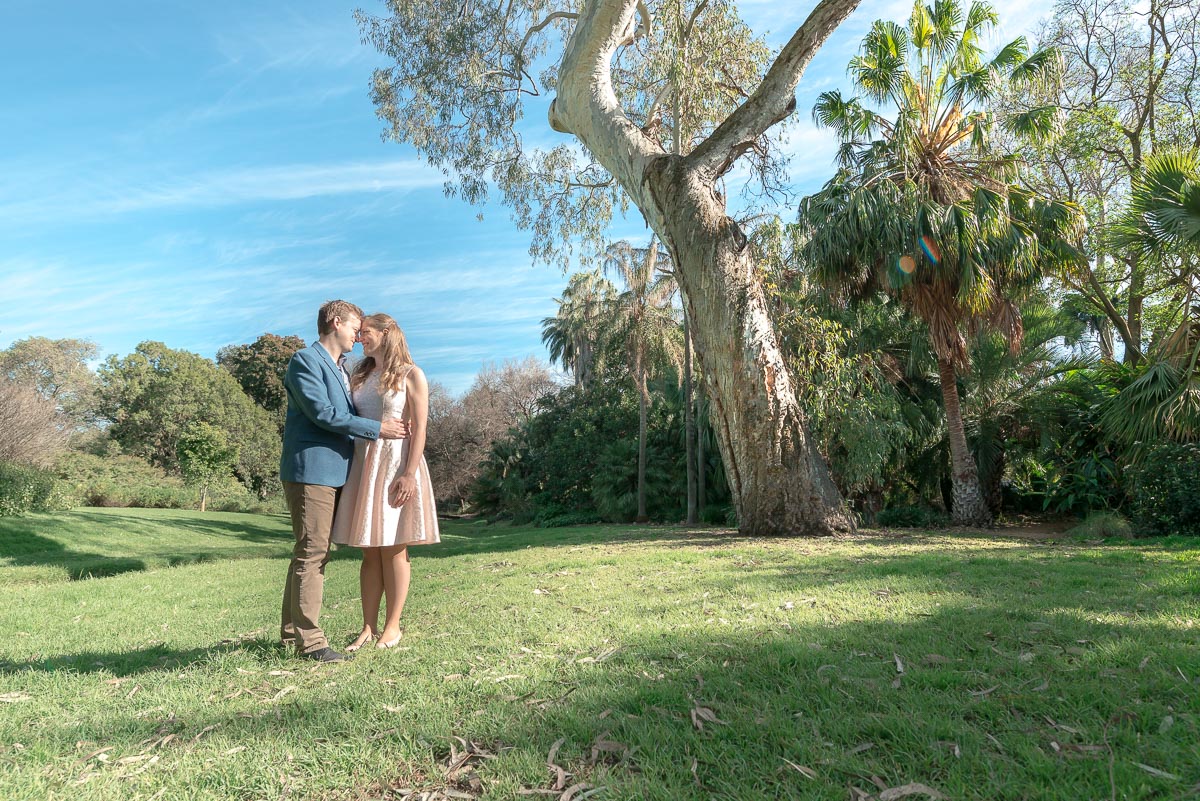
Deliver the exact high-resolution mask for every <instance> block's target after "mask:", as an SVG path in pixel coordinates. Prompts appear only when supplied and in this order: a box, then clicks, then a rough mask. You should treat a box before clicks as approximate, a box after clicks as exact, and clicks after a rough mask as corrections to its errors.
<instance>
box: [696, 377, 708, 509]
mask: <svg viewBox="0 0 1200 801" xmlns="http://www.w3.org/2000/svg"><path fill="white" fill-rule="evenodd" d="M693 413H694V415H695V419H696V511H697V514H698V515H699V516H700V517H701V518H703V517H704V484H705V482H706V481H707V478H706V474H707V467H706V460H707V459H708V457H707V456H706V455H705V454H706V450H705V448H704V428H703V426H701V425H700V395H699V393H696V408H695V410H694V412H693Z"/></svg>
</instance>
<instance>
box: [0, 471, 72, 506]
mask: <svg viewBox="0 0 1200 801" xmlns="http://www.w3.org/2000/svg"><path fill="white" fill-rule="evenodd" d="M73 505H74V498H73V497H72V496H71V494H70V492H69V491H68V489H67V488H66V487H65V486H64V485H63V484H61V483H60V482H59V481H58V480H57V479H56V478H55V475H54V473H52V472H50V471H49V470H43V469H41V468H38V467H30V466H27V465H17V464H12V463H9V462H0V517H12V516H16V515H25V514H29V513H31V512H59V511H63V510H66V509H70V508H71V507H72V506H73Z"/></svg>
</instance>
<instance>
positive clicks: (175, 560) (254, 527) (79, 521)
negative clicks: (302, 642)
mask: <svg viewBox="0 0 1200 801" xmlns="http://www.w3.org/2000/svg"><path fill="white" fill-rule="evenodd" d="M241 517H243V518H244V519H235V520H226V519H208V518H204V517H199V516H191V515H188V514H183V513H181V514H179V515H177V516H176V515H172V516H171V517H169V518H146V517H139V516H137V515H131V514H120V513H112V512H96V511H87V510H81V511H75V512H72V513H71V514H70V517H69V521H70V522H69V525H70V526H75V527H78V528H84V527H86V528H87V529H88V530H90V531H100V532H104V531H106V530H112V531H114V532H119V533H120V534H121V535H122V536H123V537H129V536H130V535H132V536H135V537H136V536H137V535H138V534H139V533H146V534H148V535H156V536H161V533H162V531H163V529H164V527H166V528H167V529H179V530H180V531H181V534H184V536H183V537H181V540H183V541H186V542H187V544H188V545H189V546H190V550H187V551H182V550H181V551H177V552H167V553H158V554H147V555H137V556H127V555H109V554H104V553H96V552H94V551H87V550H79V549H76V548H72V547H68V545H69V539H67V542H64V539H66V538H69V536H70V530H71V529H69V528H67V529H63V528H62V527H63V524H62V523H61V522H56V525H57V526H58V527H60V530H64V531H65V533H64V534H63V535H61V537H60V538H54V537H50V536H46V535H45V534H44V533H43V530H44V527H45V526H46V525H47V523H46V522H45V520H44V519H41V518H39V517H29V518H5V519H4V520H3V536H0V559H7V560H9V564H8V565H7V566H6V567H13V568H29V567H43V568H47V569H48V570H47V571H34V573H33V578H34V580H46V579H49V580H54V579H53V575H54V574H55V572H56V571H62V572H61V573H58V575H59V576H61V575H63V574H65V575H66V577H67V578H68V579H70V580H71V581H78V580H81V579H89V578H104V577H107V576H117V575H121V574H123V573H133V572H138V571H142V570H150V569H157V568H162V567H175V566H179V565H187V564H197V563H203V562H210V561H214V560H218V559H230V558H258V557H275V556H281V557H286V556H287V555H288V554H289V553H290V551H291V542H292V537H291V532H290V529H289V528H282V529H281V528H280V527H278V526H271V525H269V524H265V523H261V522H258V521H257V520H256V518H258V517H259V516H252V515H245V516H241ZM190 533H198V534H203V535H208V536H211V537H220V538H227V539H231V540H234V541H238V542H245V543H248V544H250V545H251V547H248V548H245V549H213V550H203V549H197V548H195V545H194V538H192V537H190V536H187V534H190ZM126 550H128V548H126ZM2 569H3V568H0V570H2ZM18 580H20V579H19V578H18Z"/></svg>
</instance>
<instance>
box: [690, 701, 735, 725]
mask: <svg viewBox="0 0 1200 801" xmlns="http://www.w3.org/2000/svg"><path fill="white" fill-rule="evenodd" d="M704 721H708V722H709V723H716V724H718V725H721V726H727V725H729V724H727V723H726V722H725V721H723V720H721V719H720V718H718V717H717V713H716V712H713V711H712V710H711V709H709V708H708V707H706V706H694V707H692V725H693V726H695V727H696V730H697V731H704Z"/></svg>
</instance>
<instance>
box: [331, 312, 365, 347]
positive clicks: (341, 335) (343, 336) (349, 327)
mask: <svg viewBox="0 0 1200 801" xmlns="http://www.w3.org/2000/svg"><path fill="white" fill-rule="evenodd" d="M333 327H334V331H335V332H336V334H337V343H338V345H339V346H340V347H341V349H342V352H343V353H349V352H350V351H352V350H354V343H355V342H357V341H358V331H359V329H360V328H362V320H360V319H358V318H357V317H355V316H354V315H353V314H351V315H350V316H348V317H346V318H345V319H343V318H341V317H335V318H334V320H333Z"/></svg>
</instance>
